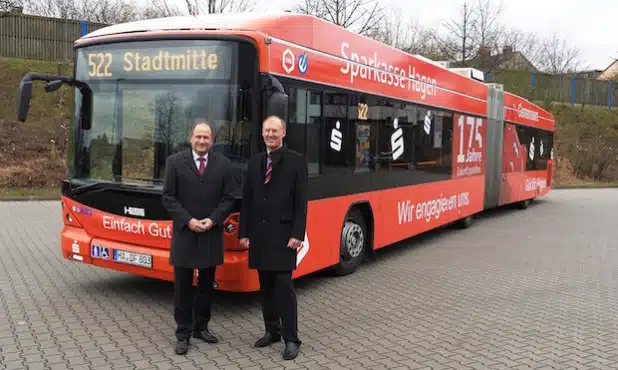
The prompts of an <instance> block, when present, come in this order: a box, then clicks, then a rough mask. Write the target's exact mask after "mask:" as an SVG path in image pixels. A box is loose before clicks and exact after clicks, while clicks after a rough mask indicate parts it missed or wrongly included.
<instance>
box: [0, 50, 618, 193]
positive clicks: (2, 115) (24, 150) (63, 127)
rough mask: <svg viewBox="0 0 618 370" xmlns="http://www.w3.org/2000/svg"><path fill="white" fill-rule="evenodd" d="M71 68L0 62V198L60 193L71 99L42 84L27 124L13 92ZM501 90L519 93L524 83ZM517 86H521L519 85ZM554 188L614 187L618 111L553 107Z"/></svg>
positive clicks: (67, 93) (64, 92)
mask: <svg viewBox="0 0 618 370" xmlns="http://www.w3.org/2000/svg"><path fill="white" fill-rule="evenodd" d="M71 70H72V66H71V65H69V64H58V63H57V62H44V61H33V60H21V59H2V58H0V101H1V102H2V104H0V150H1V152H0V198H7V197H10V198H15V197H29V196H42V197H45V198H49V197H54V196H57V195H58V194H59V183H60V181H61V179H62V178H63V177H64V176H65V173H66V151H67V138H68V135H67V134H68V130H67V129H68V123H69V120H68V119H67V117H68V116H69V110H70V109H71V104H70V103H71V102H70V99H71V94H70V91H69V89H67V88H65V87H63V88H62V89H61V90H59V91H58V92H55V93H51V94H47V93H45V92H44V90H43V88H42V84H40V83H37V84H36V87H35V88H34V89H33V99H32V103H31V105H30V112H29V115H28V120H27V121H26V123H23V124H19V123H17V122H16V119H17V92H18V87H19V82H20V80H21V78H22V77H23V76H24V75H25V74H26V73H27V72H30V71H37V72H41V73H50V74H58V73H60V74H70V73H71ZM504 83H505V89H506V90H509V91H514V92H517V91H516V90H521V88H522V87H521V86H519V85H521V84H522V83H523V84H527V83H529V82H528V81H527V80H526V81H519V80H517V81H515V82H513V83H512V84H511V85H513V86H511V87H509V86H508V85H509V82H508V81H504ZM517 84H519V85H517ZM549 110H550V111H551V112H552V113H553V114H554V115H555V116H556V120H557V124H558V127H557V133H556V136H555V144H554V145H555V150H554V153H555V154H556V159H557V163H556V173H555V176H554V186H556V187H596V186H616V185H618V163H617V161H616V153H617V149H618V111H615V110H612V111H610V110H608V109H605V108H601V107H583V108H582V107H570V106H564V105H553V106H550V107H549Z"/></svg>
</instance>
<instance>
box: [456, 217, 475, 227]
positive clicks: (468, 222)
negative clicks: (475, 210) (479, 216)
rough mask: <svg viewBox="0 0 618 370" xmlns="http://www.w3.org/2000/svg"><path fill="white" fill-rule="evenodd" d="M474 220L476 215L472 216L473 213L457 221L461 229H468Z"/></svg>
mask: <svg viewBox="0 0 618 370" xmlns="http://www.w3.org/2000/svg"><path fill="white" fill-rule="evenodd" d="M472 221H474V217H472V215H470V216H466V217H464V218H462V219H460V220H458V221H457V227H459V228H460V229H467V228H469V227H470V226H472Z"/></svg>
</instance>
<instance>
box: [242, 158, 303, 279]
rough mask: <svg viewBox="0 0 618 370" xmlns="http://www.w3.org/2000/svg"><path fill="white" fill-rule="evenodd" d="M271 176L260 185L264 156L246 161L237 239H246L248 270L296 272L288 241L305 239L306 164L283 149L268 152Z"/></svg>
mask: <svg viewBox="0 0 618 370" xmlns="http://www.w3.org/2000/svg"><path fill="white" fill-rule="evenodd" d="M271 159H272V162H273V163H272V174H271V180H270V182H269V183H268V184H264V178H265V173H266V152H262V153H258V154H255V155H253V156H252V157H251V159H250V160H249V164H248V166H247V171H246V175H245V179H244V186H243V201H242V209H241V214H240V226H239V227H240V230H239V238H244V237H247V238H249V268H251V269H259V270H270V271H291V270H295V269H296V250H294V249H291V248H288V246H287V245H288V241H289V240H290V238H291V237H294V238H296V239H298V240H301V241H302V240H303V239H304V238H305V228H306V224H307V196H308V195H307V182H308V172H307V161H306V159H305V157H304V156H302V155H301V154H300V153H297V152H295V151H292V150H289V149H287V148H285V147H283V148H280V149H278V150H276V151H273V152H271Z"/></svg>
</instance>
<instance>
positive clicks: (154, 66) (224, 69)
mask: <svg viewBox="0 0 618 370" xmlns="http://www.w3.org/2000/svg"><path fill="white" fill-rule="evenodd" d="M231 51H232V49H231V47H230V46H224V47H223V46H220V45H217V46H205V47H142V48H128V47H124V48H118V47H113V48H112V47H108V48H106V47H104V46H103V47H96V49H91V48H86V49H84V50H81V51H80V53H79V63H80V64H79V65H80V67H79V68H78V78H79V79H111V80H117V79H119V78H127V79H128V78H130V79H159V78H191V79H194V78H198V79H229V78H230V75H231V73H230V70H231ZM86 66H87V68H85V67H86Z"/></svg>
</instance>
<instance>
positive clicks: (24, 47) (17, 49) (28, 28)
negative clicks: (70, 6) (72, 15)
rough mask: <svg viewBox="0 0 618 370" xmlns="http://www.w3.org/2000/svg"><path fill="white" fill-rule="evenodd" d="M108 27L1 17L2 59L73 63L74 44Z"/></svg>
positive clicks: (72, 21) (39, 18)
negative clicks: (84, 36)
mask: <svg viewBox="0 0 618 370" xmlns="http://www.w3.org/2000/svg"><path fill="white" fill-rule="evenodd" d="M104 26H106V25H105V24H100V23H92V22H86V21H75V20H69V19H59V18H47V17H39V16H33V15H26V14H12V13H6V14H0V57H5V58H23V59H39V60H49V61H61V60H71V59H72V58H73V42H74V41H75V40H77V39H78V38H80V37H81V36H82V34H84V33H88V32H92V31H94V30H97V29H99V28H102V27H104Z"/></svg>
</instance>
